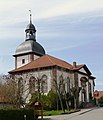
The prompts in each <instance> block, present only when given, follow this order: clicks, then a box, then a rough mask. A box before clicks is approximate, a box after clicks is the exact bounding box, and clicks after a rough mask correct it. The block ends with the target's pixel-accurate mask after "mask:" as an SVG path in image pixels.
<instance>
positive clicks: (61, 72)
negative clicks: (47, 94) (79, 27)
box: [57, 70, 74, 92]
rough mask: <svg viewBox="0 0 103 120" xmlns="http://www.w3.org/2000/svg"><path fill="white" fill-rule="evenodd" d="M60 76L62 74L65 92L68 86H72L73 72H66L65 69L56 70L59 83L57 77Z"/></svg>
mask: <svg viewBox="0 0 103 120" xmlns="http://www.w3.org/2000/svg"><path fill="white" fill-rule="evenodd" d="M60 76H63V79H64V80H65V88H66V92H67V91H68V88H69V86H70V88H72V87H73V86H74V76H73V74H71V73H69V72H66V71H63V70H57V81H58V83H59V81H60V80H59V79H60ZM68 77H69V80H70V85H69V86H68V84H67V82H68V81H67V80H68V79H67V78H68Z"/></svg>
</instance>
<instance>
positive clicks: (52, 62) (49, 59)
mask: <svg viewBox="0 0 103 120" xmlns="http://www.w3.org/2000/svg"><path fill="white" fill-rule="evenodd" d="M47 57H48V59H49V60H50V61H51V62H52V63H53V64H55V63H54V62H53V61H52V60H51V59H50V57H51V56H50V55H47Z"/></svg>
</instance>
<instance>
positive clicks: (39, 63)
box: [9, 55, 73, 73]
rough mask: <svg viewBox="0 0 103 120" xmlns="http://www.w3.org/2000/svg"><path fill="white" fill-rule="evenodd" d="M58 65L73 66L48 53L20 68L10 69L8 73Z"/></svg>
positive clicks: (69, 67) (70, 67) (68, 67)
mask: <svg viewBox="0 0 103 120" xmlns="http://www.w3.org/2000/svg"><path fill="white" fill-rule="evenodd" d="M55 65H56V66H60V67H63V68H66V69H72V68H73V66H72V65H71V64H69V63H67V62H65V61H63V60H60V59H58V58H55V57H53V56H50V55H44V56H42V57H40V58H38V59H36V60H34V61H32V62H30V63H28V64H26V65H24V66H22V67H20V68H17V69H15V70H12V71H10V72H9V73H12V72H18V71H25V70H31V69H35V68H42V67H49V66H55Z"/></svg>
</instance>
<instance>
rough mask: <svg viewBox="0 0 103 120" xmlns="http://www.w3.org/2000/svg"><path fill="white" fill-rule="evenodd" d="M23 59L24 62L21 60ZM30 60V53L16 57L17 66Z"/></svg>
mask: <svg viewBox="0 0 103 120" xmlns="http://www.w3.org/2000/svg"><path fill="white" fill-rule="evenodd" d="M23 59H24V60H25V63H24V64H23V63H22V60H23ZM29 62H30V55H24V56H18V57H17V68H19V67H21V66H24V65H26V64H28V63H29Z"/></svg>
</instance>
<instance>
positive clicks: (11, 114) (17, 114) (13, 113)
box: [0, 109, 34, 120]
mask: <svg viewBox="0 0 103 120" xmlns="http://www.w3.org/2000/svg"><path fill="white" fill-rule="evenodd" d="M25 115H26V120H34V111H33V110H30V109H28V110H27V109H18V110H0V120H24V116H25Z"/></svg>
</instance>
